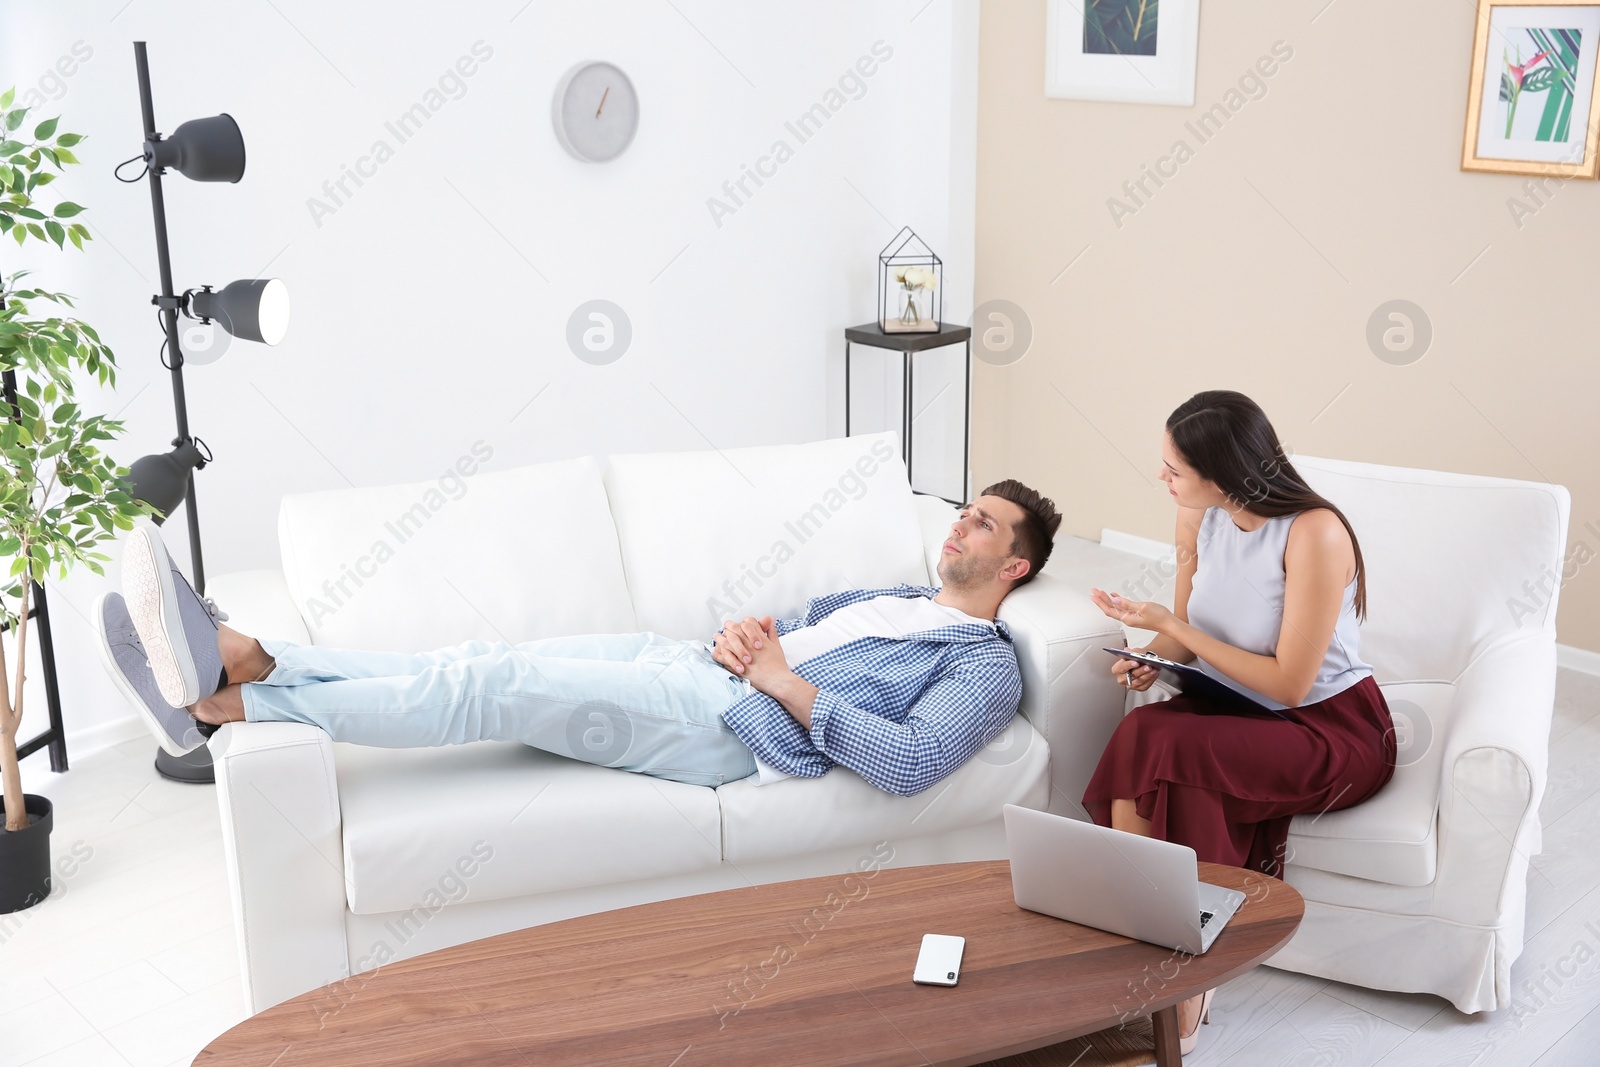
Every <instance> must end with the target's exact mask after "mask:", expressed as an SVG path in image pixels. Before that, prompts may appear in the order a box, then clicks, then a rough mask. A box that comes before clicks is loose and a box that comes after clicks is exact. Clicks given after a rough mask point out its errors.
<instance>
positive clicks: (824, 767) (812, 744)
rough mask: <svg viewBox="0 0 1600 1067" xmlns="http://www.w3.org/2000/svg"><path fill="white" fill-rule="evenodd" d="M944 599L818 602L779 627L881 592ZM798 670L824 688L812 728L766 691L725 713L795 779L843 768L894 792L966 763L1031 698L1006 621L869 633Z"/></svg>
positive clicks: (866, 592)
mask: <svg viewBox="0 0 1600 1067" xmlns="http://www.w3.org/2000/svg"><path fill="white" fill-rule="evenodd" d="M938 592H939V590H937V589H934V588H931V587H928V586H918V585H906V584H901V585H899V586H896V587H895V588H893V589H857V590H851V591H848V592H843V593H834V594H832V595H831V596H821V597H814V598H813V599H811V600H810V601H808V602H807V604H806V613H805V615H804V616H802V617H801V618H798V619H782V620H779V622H778V624H777V626H778V636H779V637H780V638H781V637H783V635H784V634H786V633H789V632H790V631H792V630H796V629H799V628H800V627H802V626H812V625H815V624H816V623H818V622H821V621H822V620H823V619H825V618H827V617H828V616H829V615H830V614H832V613H833V612H835V611H837V610H839V609H840V608H843V607H847V606H849V605H851V604H859V603H861V602H863V601H867V600H871V599H873V598H874V597H879V596H885V595H888V596H898V597H905V598H908V599H909V598H913V597H929V598H931V597H934V596H936V595H937V594H938ZM791 667H792V669H793V670H794V672H795V673H796V674H798V675H799V676H800V677H802V678H804V679H805V680H806V681H808V682H810V683H811V684H812V685H814V686H816V687H817V697H816V701H815V702H814V703H813V704H812V705H811V729H810V730H807V729H806V728H805V727H804V726H801V725H800V723H799V722H798V721H796V720H795V719H794V718H793V717H792V716H791V715H790V714H789V713H788V712H787V711H785V710H784V709H783V705H782V704H780V703H778V701H776V700H774V699H773V698H772V697H770V696H767V695H766V694H765V693H761V692H753V693H749V694H747V695H745V696H743V697H741V698H740V699H739V700H738V701H736V702H735V703H734V704H732V705H731V706H730V707H729V708H728V709H727V710H726V711H724V712H723V718H724V719H725V720H726V721H727V723H728V726H729V727H730V728H731V729H732V730H733V732H734V733H736V734H738V735H739V738H740V740H742V741H744V743H745V744H747V745H749V746H750V751H752V752H754V753H755V754H756V756H757V757H759V758H760V759H761V760H762V761H763V762H765V763H767V764H770V765H771V766H773V767H776V768H777V769H778V770H780V771H783V772H784V773H786V774H792V775H794V776H796V777H799V778H819V777H821V776H822V775H824V774H827V773H828V771H829V769H830V768H832V767H833V766H834V765H835V764H840V765H843V766H845V767H848V768H850V769H851V770H853V771H855V772H856V773H857V774H859V775H861V777H862V778H865V779H866V780H867V781H868V782H871V783H872V784H873V785H875V786H877V787H878V788H879V789H882V790H884V791H885V792H888V793H893V794H894V795H896V796H912V795H914V794H916V793H920V792H922V791H923V790H924V789H927V788H928V787H929V786H932V785H933V784H934V783H935V782H938V781H939V780H940V779H941V778H943V777H945V776H946V775H948V774H950V773H951V772H953V771H954V770H955V769H956V768H958V767H960V766H961V765H962V764H963V763H965V762H966V761H967V760H968V759H970V758H971V757H972V755H973V754H974V753H976V752H977V751H978V749H980V748H982V747H983V746H984V745H986V744H988V743H989V741H990V740H992V739H993V738H994V737H995V736H996V735H997V734H999V733H1000V731H1001V730H1004V729H1005V728H1006V725H1007V724H1008V723H1009V722H1010V721H1011V717H1012V716H1013V715H1015V714H1016V711H1017V705H1018V704H1019V703H1020V702H1021V699H1022V672H1021V671H1020V670H1019V669H1018V667H1017V655H1016V652H1015V650H1014V649H1013V648H1012V644H1011V632H1010V631H1009V630H1007V629H1006V625H1005V623H1003V622H1000V621H999V620H996V621H995V622H994V623H993V624H992V625H991V624H984V623H976V622H974V623H958V624H954V625H950V626H940V627H936V628H934V629H931V630H920V631H918V632H916V633H911V634H906V635H904V636H903V637H862V638H858V639H856V640H854V641H850V642H848V643H846V644H843V645H840V646H839V647H838V648H835V649H833V650H831V651H829V652H825V653H823V654H821V655H819V656H813V657H812V658H811V659H808V660H806V661H805V662H803V663H800V664H795V665H791Z"/></svg>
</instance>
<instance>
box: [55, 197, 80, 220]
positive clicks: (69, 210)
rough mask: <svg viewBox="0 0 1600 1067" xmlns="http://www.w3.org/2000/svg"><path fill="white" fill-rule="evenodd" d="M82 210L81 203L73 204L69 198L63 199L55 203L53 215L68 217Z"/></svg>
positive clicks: (59, 217)
mask: <svg viewBox="0 0 1600 1067" xmlns="http://www.w3.org/2000/svg"><path fill="white" fill-rule="evenodd" d="M82 210H83V206H82V205H81V204H74V203H73V202H72V201H70V200H63V201H61V203H59V204H57V205H56V210H55V216H56V218H58V219H70V218H71V217H72V216H74V215H76V214H78V213H79V212H80V211H82Z"/></svg>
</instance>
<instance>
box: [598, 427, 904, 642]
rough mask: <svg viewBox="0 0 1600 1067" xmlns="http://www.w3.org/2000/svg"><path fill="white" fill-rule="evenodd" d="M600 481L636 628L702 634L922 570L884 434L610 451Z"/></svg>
mask: <svg viewBox="0 0 1600 1067" xmlns="http://www.w3.org/2000/svg"><path fill="white" fill-rule="evenodd" d="M605 481H606V490H607V492H608V493H609V494H610V498H611V511H612V515H613V516H614V517H615V519H616V524H617V535H618V538H619V540H620V543H621V548H622V559H623V565H624V566H625V567H626V568H627V573H628V588H629V591H630V592H631V593H632V595H633V606H634V611H635V613H636V616H637V619H638V624H639V628H640V629H642V630H651V631H654V632H656V633H660V634H666V635H668V636H671V637H684V638H688V637H701V638H703V637H705V636H706V635H707V634H709V633H711V632H713V631H714V630H716V629H717V627H718V626H719V625H721V622H722V620H723V619H726V618H730V617H737V618H743V617H744V616H746V615H756V616H760V615H765V614H771V615H775V616H779V617H785V616H794V615H798V614H800V611H801V609H802V608H804V606H805V602H806V600H807V599H809V598H810V597H813V596H819V595H822V594H825V593H833V592H838V591H839V590H841V589H850V588H863V587H872V586H892V585H896V584H898V583H900V582H912V583H915V584H919V585H920V584H925V583H926V582H927V581H928V570H927V566H926V564H925V563H924V561H923V553H922V541H921V535H920V532H919V527H918V522H917V516H916V513H915V511H914V509H913V507H912V502H911V500H912V497H911V489H910V487H909V486H908V485H907V483H906V471H905V464H903V463H902V462H901V461H900V451H899V448H898V446H897V445H896V444H895V438H894V435H893V434H887V433H885V434H871V435H863V436H858V437H848V438H837V439H834V440H828V441H817V442H814V443H811V444H806V445H784V446H779V447H767V448H737V449H725V450H721V451H715V452H682V453H668V454H659V453H657V454H645V455H625V456H612V457H611V459H610V462H609V463H608V464H607V467H606V474H605Z"/></svg>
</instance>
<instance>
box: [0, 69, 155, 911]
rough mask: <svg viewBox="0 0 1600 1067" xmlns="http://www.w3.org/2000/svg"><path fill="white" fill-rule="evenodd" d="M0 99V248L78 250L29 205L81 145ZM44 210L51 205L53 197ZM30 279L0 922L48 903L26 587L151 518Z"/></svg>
mask: <svg viewBox="0 0 1600 1067" xmlns="http://www.w3.org/2000/svg"><path fill="white" fill-rule="evenodd" d="M14 99H15V92H14V91H13V90H7V91H6V92H5V93H0V240H3V239H4V235H7V234H9V235H10V236H11V238H12V239H13V240H15V241H16V243H17V244H18V245H19V246H20V245H23V244H25V243H26V242H27V241H28V240H29V239H33V240H36V241H39V242H41V243H49V242H54V243H55V245H56V247H57V248H60V249H63V250H64V249H65V248H66V244H67V242H68V241H71V242H72V245H73V247H74V248H77V249H79V250H81V249H82V248H83V243H84V242H85V241H87V240H89V231H88V229H87V228H86V227H85V226H84V225H83V224H82V223H79V222H74V221H70V220H72V219H73V218H74V217H75V216H77V215H78V214H80V213H81V212H82V211H83V208H82V207H81V206H79V205H78V204H75V203H73V202H71V201H70V200H59V201H57V202H56V203H55V205H54V206H53V207H52V208H51V209H50V210H49V211H48V212H46V211H45V210H44V208H42V207H40V206H39V199H38V198H39V197H40V196H41V195H42V194H44V192H45V190H46V187H47V186H49V185H50V184H51V183H52V182H54V181H55V180H56V178H57V177H58V176H59V175H60V174H61V172H62V171H63V168H65V167H67V166H70V165H73V164H76V163H77V162H78V160H77V157H75V156H74V155H73V154H72V151H71V148H72V146H73V145H75V144H77V143H78V142H79V141H80V140H82V137H80V136H79V135H78V134H75V133H58V132H57V131H56V124H57V120H56V119H53V118H52V119H46V120H45V121H43V122H40V123H38V124H36V125H34V127H33V130H32V134H31V136H30V135H29V134H28V133H27V132H26V131H24V130H23V129H22V126H23V124H24V122H25V121H26V119H27V116H28V111H29V109H28V108H25V107H23V108H15V109H13V108H12V107H11V105H12V102H13V101H14ZM52 199H54V198H53V197H52ZM27 274H28V272H27V271H17V272H15V273H13V274H11V275H10V276H9V277H0V378H3V381H4V398H3V402H0V454H3V457H4V462H3V463H0V564H6V562H7V561H9V563H8V566H9V569H8V570H7V572H6V574H5V576H4V578H0V582H4V583H6V584H5V585H4V587H3V588H0V624H4V627H5V629H4V631H3V632H0V780H3V785H4V793H3V805H0V811H3V812H4V815H5V825H4V828H3V829H0V913H5V912H12V911H17V910H20V909H22V908H26V907H31V906H32V905H34V904H37V903H38V902H39V901H41V900H43V899H44V897H45V896H46V895H47V894H48V893H49V891H50V883H49V877H50V838H49V834H50V823H51V807H50V801H49V800H48V799H47V798H45V797H40V796H32V795H25V794H24V793H23V792H22V772H21V769H20V768H19V766H18V763H17V737H18V729H19V727H20V725H21V722H22V696H23V682H24V681H25V669H26V664H27V647H28V627H27V623H26V620H27V615H28V610H29V608H30V599H31V594H32V590H33V584H34V583H35V582H43V581H44V579H45V575H46V573H47V572H48V571H49V570H50V569H51V568H52V567H53V568H55V571H56V577H57V578H58V579H60V578H65V577H66V576H67V573H68V572H69V571H70V570H71V569H72V568H73V567H74V566H76V565H77V564H79V563H82V564H84V565H85V566H87V567H88V568H89V569H90V570H92V571H94V572H95V573H96V574H104V573H105V570H104V568H103V567H101V566H100V562H99V561H102V560H106V559H109V558H110V557H109V556H106V555H105V554H103V553H100V552H96V551H94V546H95V545H97V544H99V543H100V542H101V541H104V540H105V539H107V538H110V537H115V536H116V531H117V530H119V529H123V530H126V529H130V528H132V526H133V520H134V518H135V517H137V516H140V515H147V514H149V513H150V508H149V506H148V505H146V504H144V503H142V502H140V501H137V500H135V499H133V497H131V496H129V495H128V493H127V491H126V489H125V486H124V484H123V483H122V481H121V479H123V478H124V477H126V476H127V473H128V471H127V469H126V468H123V467H118V466H117V465H116V464H115V463H114V462H113V461H112V459H111V458H110V457H109V456H107V455H106V454H105V453H104V452H102V451H101V450H100V442H104V441H110V440H112V439H113V438H115V437H116V436H117V435H118V434H119V433H120V432H121V431H122V424H121V423H120V422H116V421H113V420H111V419H107V418H105V417H104V416H101V415H85V414H84V413H83V411H82V409H81V408H80V407H79V405H78V401H77V397H76V389H75V378H77V377H78V376H80V375H82V376H90V377H93V378H95V379H97V380H98V381H99V383H100V384H101V385H111V384H114V383H115V381H116V363H115V359H114V357H113V356H112V354H111V350H110V349H109V348H107V347H106V346H105V345H104V344H103V343H102V342H101V340H100V337H99V335H98V334H96V333H95V331H94V329H93V327H91V326H89V325H88V324H87V323H84V322H80V321H78V320H77V319H74V318H69V317H62V315H61V314H60V309H63V308H64V309H71V308H72V300H71V298H70V297H68V296H66V295H65V294H63V293H56V292H50V291H47V290H45V289H40V288H38V287H36V286H34V285H31V284H27V285H24V284H22V279H23V278H24V277H25V276H26V275H27Z"/></svg>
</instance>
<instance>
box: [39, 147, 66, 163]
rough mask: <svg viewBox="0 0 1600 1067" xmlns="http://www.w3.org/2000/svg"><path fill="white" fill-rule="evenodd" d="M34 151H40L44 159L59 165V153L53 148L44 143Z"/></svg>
mask: <svg viewBox="0 0 1600 1067" xmlns="http://www.w3.org/2000/svg"><path fill="white" fill-rule="evenodd" d="M36 151H38V152H40V153H42V154H43V155H44V157H45V158H46V159H48V160H49V161H50V162H52V163H54V164H55V165H56V166H57V167H59V166H61V153H60V152H57V151H56V150H55V149H54V148H46V147H45V146H44V145H40V146H39V147H38V149H36Z"/></svg>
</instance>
